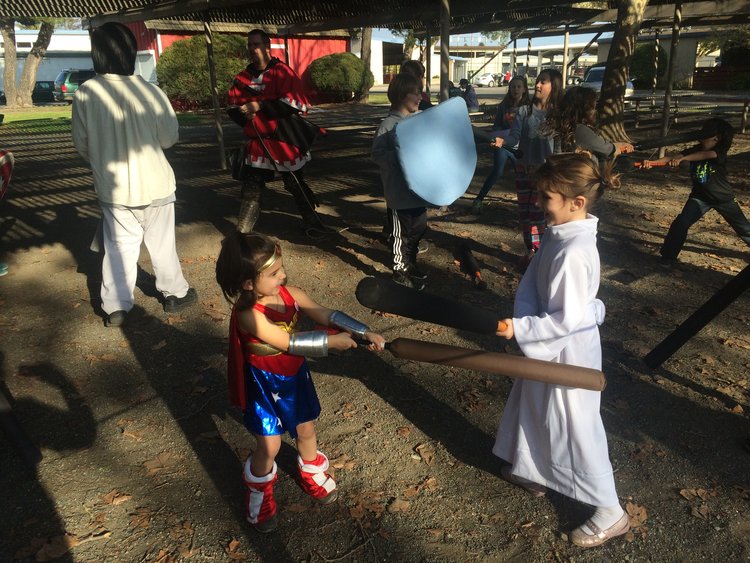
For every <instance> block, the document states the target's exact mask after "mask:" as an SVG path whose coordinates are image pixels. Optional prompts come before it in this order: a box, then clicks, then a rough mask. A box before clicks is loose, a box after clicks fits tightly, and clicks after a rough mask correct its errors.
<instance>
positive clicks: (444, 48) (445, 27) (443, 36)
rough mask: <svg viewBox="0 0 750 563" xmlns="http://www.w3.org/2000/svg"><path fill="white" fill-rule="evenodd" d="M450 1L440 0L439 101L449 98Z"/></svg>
mask: <svg viewBox="0 0 750 563" xmlns="http://www.w3.org/2000/svg"><path fill="white" fill-rule="evenodd" d="M450 34H451V3H450V0H440V101H441V102H444V101H446V100H447V99H448V98H449V94H448V80H450V78H449V76H448V72H449V70H450V48H451V40H450Z"/></svg>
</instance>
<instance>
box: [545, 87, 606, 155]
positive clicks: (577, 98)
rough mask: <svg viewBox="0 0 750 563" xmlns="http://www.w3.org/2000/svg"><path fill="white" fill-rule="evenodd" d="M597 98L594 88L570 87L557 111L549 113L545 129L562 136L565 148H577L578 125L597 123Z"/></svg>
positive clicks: (561, 140) (591, 125)
mask: <svg viewBox="0 0 750 563" xmlns="http://www.w3.org/2000/svg"><path fill="white" fill-rule="evenodd" d="M596 98H597V93H596V90H594V89H593V88H586V87H585V86H573V87H572V88H568V90H567V91H566V92H565V95H564V96H563V98H562V102H560V107H559V108H558V109H557V111H552V112H548V113H547V119H546V122H545V130H546V131H550V132H553V133H554V134H555V135H557V136H558V137H560V142H561V145H562V147H563V150H572V149H573V148H575V133H576V127H577V126H578V125H580V124H581V123H585V124H586V125H588V126H589V127H592V128H593V127H594V126H595V125H596Z"/></svg>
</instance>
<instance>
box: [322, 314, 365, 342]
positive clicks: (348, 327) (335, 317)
mask: <svg viewBox="0 0 750 563" xmlns="http://www.w3.org/2000/svg"><path fill="white" fill-rule="evenodd" d="M328 324H329V325H331V326H334V327H336V328H340V329H341V330H345V331H347V332H351V333H352V334H356V335H357V336H359V337H360V338H364V337H365V332H367V331H368V330H370V327H369V326H367V325H366V324H363V323H361V322H359V321H358V320H357V319H353V318H352V317H350V316H349V315H347V314H346V313H342V312H341V311H334V312H333V313H331V316H330V317H329V318H328Z"/></svg>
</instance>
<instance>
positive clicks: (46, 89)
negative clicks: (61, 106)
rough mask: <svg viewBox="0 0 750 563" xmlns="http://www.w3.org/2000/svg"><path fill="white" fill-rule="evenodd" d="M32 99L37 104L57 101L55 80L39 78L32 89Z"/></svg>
mask: <svg viewBox="0 0 750 563" xmlns="http://www.w3.org/2000/svg"><path fill="white" fill-rule="evenodd" d="M31 101H32V102H34V103H35V104H40V103H44V102H54V101H55V82H54V80H37V81H36V84H34V89H33V90H32V91H31Z"/></svg>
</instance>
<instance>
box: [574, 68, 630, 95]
mask: <svg viewBox="0 0 750 563" xmlns="http://www.w3.org/2000/svg"><path fill="white" fill-rule="evenodd" d="M603 80H604V65H594V66H592V67H591V68H590V69H588V70H587V71H586V76H584V77H583V82H581V84H580V85H581V86H585V87H586V88H591V89H593V90H596V91H597V92H601V91H602V81H603ZM634 92H635V89H634V88H633V83H632V82H631V81H630V80H628V81H627V83H626V84H625V97H626V98H627V97H628V96H632V95H633V93H634Z"/></svg>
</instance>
